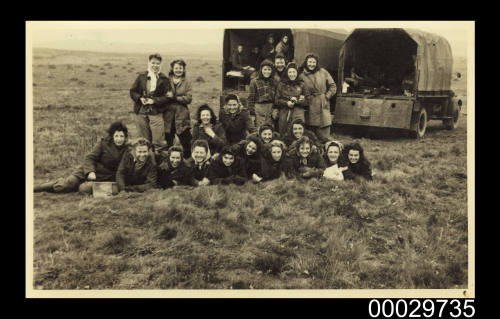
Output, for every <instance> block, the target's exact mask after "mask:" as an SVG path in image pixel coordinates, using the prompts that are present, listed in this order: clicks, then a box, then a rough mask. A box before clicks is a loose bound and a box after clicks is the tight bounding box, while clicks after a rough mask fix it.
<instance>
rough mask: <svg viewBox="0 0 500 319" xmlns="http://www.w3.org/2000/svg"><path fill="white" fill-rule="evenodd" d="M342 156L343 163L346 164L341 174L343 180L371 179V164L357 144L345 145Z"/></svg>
mask: <svg viewBox="0 0 500 319" xmlns="http://www.w3.org/2000/svg"><path fill="white" fill-rule="evenodd" d="M342 155H343V160H344V162H346V163H347V169H346V170H344V172H343V174H344V179H346V180H357V179H359V178H360V177H361V178H364V179H366V180H369V181H371V180H372V179H373V177H372V168H371V164H370V162H369V161H368V159H367V158H366V157H365V154H364V151H363V148H362V147H361V145H359V143H354V144H349V145H347V146H346V147H345V149H344V151H343V152H342ZM344 165H345V164H344Z"/></svg>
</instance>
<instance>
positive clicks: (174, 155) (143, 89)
mask: <svg viewBox="0 0 500 319" xmlns="http://www.w3.org/2000/svg"><path fill="white" fill-rule="evenodd" d="M275 58H276V59H279V58H280V57H279V55H278V56H276V57H275ZM275 62H277V63H275V64H273V63H272V62H271V61H270V60H267V59H265V60H264V61H262V63H261V67H260V72H259V76H258V77H257V78H255V79H254V80H252V82H251V86H250V96H249V99H248V106H247V107H244V106H243V105H242V103H241V102H240V99H239V97H238V96H237V95H232V94H230V95H227V96H226V97H225V99H224V105H223V108H222V110H221V111H220V115H219V119H217V117H216V115H215V112H214V111H213V109H212V108H211V107H210V106H209V105H207V104H203V105H201V106H200V107H199V108H198V110H197V113H196V114H197V115H196V116H197V118H196V120H197V123H196V124H195V125H194V126H193V127H192V131H191V120H190V115H189V114H190V113H189V110H188V107H187V105H188V104H190V103H191V102H192V94H191V84H190V82H189V80H188V79H186V63H185V62H184V61H183V60H180V59H179V60H174V61H172V63H171V64H170V66H171V70H170V72H169V74H168V76H166V75H164V74H163V73H161V72H160V65H161V56H159V55H158V54H153V55H151V56H150V57H149V63H148V64H149V67H148V70H147V71H146V72H143V73H141V74H139V76H138V77H137V79H136V81H135V82H134V84H133V86H132V88H131V89H130V96H131V98H132V100H133V101H134V112H135V114H136V127H137V129H138V135H139V137H138V138H137V139H136V140H134V141H132V142H129V141H128V129H127V127H126V126H125V125H124V124H123V123H122V122H119V121H118V122H114V123H112V124H111V125H110V127H109V129H108V136H107V137H105V138H103V139H102V140H101V141H99V142H98V143H97V145H96V146H95V148H94V149H93V151H92V152H91V153H90V154H88V155H87V156H86V157H85V160H84V162H83V165H82V166H80V167H78V168H77V169H75V171H73V172H72V173H71V174H70V175H69V176H68V177H65V178H59V179H57V180H55V181H51V182H47V183H43V184H40V185H36V186H35V189H34V190H35V192H38V191H48V192H73V191H80V192H82V193H91V192H92V183H93V182H104V181H108V182H112V181H116V183H117V184H118V188H119V190H120V191H139V192H140V191H144V190H147V189H150V188H158V187H160V188H164V189H165V188H169V187H173V186H176V185H192V186H202V185H210V184H237V185H241V184H244V183H245V182H247V181H249V180H251V181H253V182H254V183H259V182H263V181H266V180H271V179H275V178H279V177H280V176H286V177H287V178H293V177H297V178H306V179H307V178H311V177H316V178H325V179H331V180H344V179H357V178H364V179H368V180H371V179H372V173H371V166H370V163H369V161H368V160H367V159H366V158H365V156H364V153H363V149H362V147H361V146H360V145H359V144H357V143H355V144H351V145H347V146H346V147H343V145H342V144H341V143H340V142H338V141H334V140H332V139H331V137H330V131H329V128H330V124H331V119H330V117H329V116H330V113H329V101H328V100H329V98H330V97H332V96H333V95H334V94H335V92H336V87H335V82H334V81H333V79H332V78H331V76H330V75H329V74H328V72H327V71H326V70H324V69H323V68H321V67H320V66H319V63H318V62H319V61H318V57H317V55H315V54H309V55H307V56H306V58H305V60H304V64H303V71H302V73H301V74H300V75H299V72H298V71H299V70H298V68H297V65H296V64H295V63H294V62H290V63H288V65H287V67H286V68H283V70H282V71H281V75H278V76H279V77H280V79H277V78H276V74H277V73H278V72H280V71H279V68H278V67H276V65H279V64H281V61H276V60H275ZM282 64H283V65H284V62H283V63H282ZM306 110H307V112H306ZM306 114H308V116H307V115H306ZM252 115H255V122H254V118H253V117H252ZM275 121H277V122H278V125H274V124H273V122H274V123H275ZM175 135H177V137H178V139H179V142H180V145H179V143H176V144H174V138H175Z"/></svg>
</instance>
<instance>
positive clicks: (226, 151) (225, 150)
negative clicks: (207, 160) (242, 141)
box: [220, 145, 235, 157]
mask: <svg viewBox="0 0 500 319" xmlns="http://www.w3.org/2000/svg"><path fill="white" fill-rule="evenodd" d="M224 154H230V155H233V156H235V154H234V151H233V149H232V148H231V146H229V145H226V146H224V147H223V148H222V150H221V151H220V156H221V157H222V156H223V155H224Z"/></svg>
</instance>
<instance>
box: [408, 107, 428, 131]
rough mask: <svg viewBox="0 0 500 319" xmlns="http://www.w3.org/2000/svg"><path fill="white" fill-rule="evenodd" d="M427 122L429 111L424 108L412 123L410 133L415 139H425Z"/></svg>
mask: <svg viewBox="0 0 500 319" xmlns="http://www.w3.org/2000/svg"><path fill="white" fill-rule="evenodd" d="M427 121H428V117H427V110H426V109H425V107H422V108H421V109H420V112H418V115H417V116H415V118H414V119H413V121H412V125H411V131H410V133H411V136H412V137H413V138H422V137H424V135H425V130H426V129H427Z"/></svg>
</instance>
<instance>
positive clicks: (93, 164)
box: [34, 122, 128, 193]
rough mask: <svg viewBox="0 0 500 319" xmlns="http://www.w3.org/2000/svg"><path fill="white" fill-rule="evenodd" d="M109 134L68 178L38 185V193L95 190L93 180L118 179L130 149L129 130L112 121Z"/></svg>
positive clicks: (106, 180) (90, 191) (36, 190)
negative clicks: (123, 159) (118, 170)
mask: <svg viewBox="0 0 500 319" xmlns="http://www.w3.org/2000/svg"><path fill="white" fill-rule="evenodd" d="M107 133H108V136H107V137H105V138H103V139H101V140H100V141H99V142H98V143H97V144H96V146H95V147H94V149H93V150H92V152H90V153H89V154H87V156H86V157H85V159H84V162H83V165H82V166H79V167H78V168H76V169H75V170H74V171H73V173H72V174H70V175H69V176H68V177H65V178H59V179H57V180H55V181H51V182H48V183H43V184H41V185H37V186H35V188H34V191H35V192H52V193H68V192H74V191H77V190H79V191H80V192H81V193H92V184H93V182H114V181H115V177H116V170H117V169H118V165H119V164H120V161H121V159H122V157H123V154H124V153H125V152H126V151H127V147H128V146H127V138H128V129H127V127H126V126H125V125H124V124H123V123H122V122H114V123H112V124H111V125H110V126H109V128H108V130H107Z"/></svg>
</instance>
